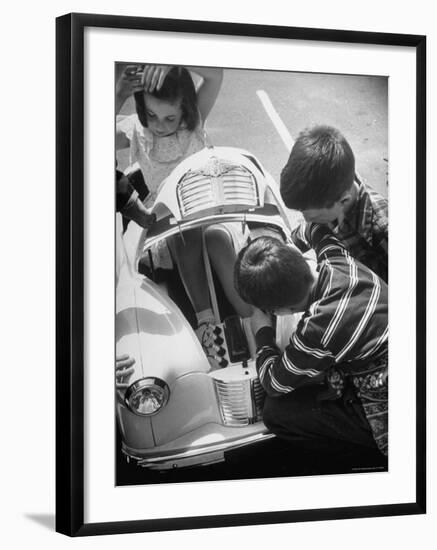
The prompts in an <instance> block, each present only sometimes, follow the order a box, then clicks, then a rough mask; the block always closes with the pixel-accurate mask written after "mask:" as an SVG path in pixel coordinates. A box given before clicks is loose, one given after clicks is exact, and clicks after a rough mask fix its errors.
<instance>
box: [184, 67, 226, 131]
mask: <svg viewBox="0 0 437 550" xmlns="http://www.w3.org/2000/svg"><path fill="white" fill-rule="evenodd" d="M187 69H188V70H189V71H191V72H193V73H195V74H197V75H199V76H201V77H202V79H203V82H202V84H201V85H200V88H199V89H198V90H197V104H198V107H199V112H200V116H201V117H202V122H203V123H205V120H206V118H207V116H208V115H209V113H210V111H211V109H212V108H213V105H214V103H215V100H216V99H217V95H218V93H219V91H220V87H221V85H222V81H223V69H220V68H216V67H187Z"/></svg>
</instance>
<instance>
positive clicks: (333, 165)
mask: <svg viewBox="0 0 437 550" xmlns="http://www.w3.org/2000/svg"><path fill="white" fill-rule="evenodd" d="M354 176H355V157H354V154H353V152H352V149H351V147H350V145H349V143H348V142H347V141H346V139H345V137H344V136H343V135H342V134H341V133H340V132H339V131H338V130H336V129H335V128H332V127H331V126H315V127H313V128H310V129H306V130H304V131H303V132H301V133H300V134H299V136H298V138H297V140H296V142H295V144H294V146H293V149H292V150H291V153H290V157H289V159H288V162H287V164H286V165H285V166H284V168H283V170H282V173H281V196H282V200H283V201H284V203H285V205H286V206H287V207H288V208H294V209H295V210H310V209H313V208H329V207H331V206H332V205H333V204H334V203H335V202H336V201H338V200H339V199H340V197H341V196H342V194H343V193H344V192H345V191H347V190H348V189H350V187H351V185H352V183H353V181H354Z"/></svg>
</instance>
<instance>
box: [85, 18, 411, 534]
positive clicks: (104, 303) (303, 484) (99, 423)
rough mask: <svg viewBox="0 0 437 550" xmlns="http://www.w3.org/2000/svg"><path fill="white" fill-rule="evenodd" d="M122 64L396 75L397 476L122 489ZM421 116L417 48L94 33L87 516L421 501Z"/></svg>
mask: <svg viewBox="0 0 437 550" xmlns="http://www.w3.org/2000/svg"><path fill="white" fill-rule="evenodd" d="M116 60H130V61H134V60H137V61H145V60H151V61H155V62H162V63H171V64H189V65H216V66H225V67H245V68H258V69H261V68H266V69H278V70H294V71H311V72H331V73H353V74H381V75H388V76H389V107H390V109H389V137H390V182H391V188H390V277H391V278H390V341H391V345H390V365H391V368H390V422H391V424H390V472H389V473H383V474H381V473H379V474H371V473H368V474H360V475H347V476H346V475H345V476H320V477H312V478H279V479H266V480H241V481H220V482H202V483H189V484H188V485H189V486H188V487H187V484H185V483H184V484H174V485H171V484H163V485H147V486H142V487H124V488H116V487H114V470H115V464H114V452H113V449H114V429H113V428H114V424H113V415H114V411H113V342H114V334H113V326H114V317H113V311H114V307H113V306H114V303H113V288H114V280H113V265H114V241H113V234H114V231H113V223H114V217H113V211H114V210H113V209H114V204H113V193H112V182H113V178H114V174H113V166H114V140H113V107H114V103H113V102H114V97H113V62H114V61H116ZM415 122H416V121H415V52H414V50H413V49H412V48H411V49H410V48H398V47H396V48H393V47H381V46H363V45H349V44H346V45H342V44H327V43H311V42H306V41H305V42H302V41H291V40H271V39H254V38H245V37H243V38H239V37H220V36H204V35H190V34H180V35H179V34H177V33H160V32H144V31H124V30H114V29H110V30H109V29H94V28H92V29H86V31H85V123H86V126H85V188H86V197H85V198H86V200H85V202H86V235H87V237H86V239H85V243H86V246H87V248H86V262H85V265H86V269H85V288H86V291H87V293H86V301H85V311H86V312H87V316H86V319H85V321H86V330H85V340H86V347H85V357H86V363H85V415H86V416H85V472H86V475H85V483H86V498H85V522H87V523H88V522H104V521H125V520H136V519H150V518H160V517H177V516H179V517H180V516H195V515H216V514H233V513H248V512H262V511H275V510H293V509H297V510H298V509H305V508H308V509H310V508H324V507H337V506H361V505H366V504H368V505H373V504H389V503H399V502H412V501H414V500H415V375H414V366H415V333H416V329H415V262H414V258H415V233H414V229H413V228H414V227H415V184H414V182H415ZM400 343H402V346H401V345H400ZM188 495H189V496H188Z"/></svg>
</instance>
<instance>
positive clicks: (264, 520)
mask: <svg viewBox="0 0 437 550" xmlns="http://www.w3.org/2000/svg"><path fill="white" fill-rule="evenodd" d="M86 27H105V28H108V29H111V28H117V29H137V30H141V29H144V30H155V31H173V32H181V33H201V34H213V35H217V34H220V35H227V36H243V37H263V38H281V39H294V40H312V41H326V42H331V41H332V42H341V43H347V44H355V43H361V44H376V45H389V46H403V47H408V48H414V49H415V52H416V67H417V72H416V121H417V131H416V155H417V157H416V159H417V162H416V166H417V168H416V196H417V207H416V208H417V211H416V214H417V216H416V220H417V222H416V250H417V264H416V277H417V279H416V280H417V288H416V304H417V305H416V308H417V309H416V324H417V335H416V338H417V348H416V380H417V390H416V434H417V442H416V443H417V446H416V452H417V456H416V499H415V501H414V502H405V503H397V504H387V505H371V506H358V507H343V508H328V509H312V510H294V511H272V512H262V513H243V514H229V515H218V516H196V517H174V518H163V519H146V520H141V521H120V522H118V521H117V522H108V523H84V459H83V456H84V428H83V422H84V315H85V314H86V312H85V311H84V305H83V304H84V290H85V289H84V238H85V235H84V179H83V173H84V72H83V67H84V29H85V28H86ZM56 71H57V77H56V133H57V140H56V158H57V165H56V180H57V187H56V193H57V197H56V208H57V214H56V231H57V235H56V277H57V287H56V341H57V351H56V365H57V366H56V463H57V469H56V530H57V531H58V532H61V533H64V534H66V535H69V536H86V535H98V534H115V533H132V532H145V531H162V530H177V529H198V528H210V527H226V526H240V525H241V526H242V525H258V524H274V523H286V522H297V521H320V520H331V519H346V518H364V517H381V516H391V515H407V514H423V513H425V511H426V441H425V433H426V418H425V415H426V403H425V383H426V381H425V361H426V351H425V350H426V347H425V343H426V342H425V338H426V336H425V334H426V310H425V300H426V291H425V288H426V257H425V250H426V235H425V228H426V209H425V177H426V170H425V162H426V157H425V151H426V118H425V117H426V37H425V36H417V35H401V34H386V33H371V32H356V31H346V30H324V29H311V28H295V27H285V26H264V25H251V24H235V23H222V22H220V23H218V22H206V21H188V20H186V21H185V20H173V19H153V18H142V17H121V16H113V15H96V14H68V15H64V16H62V17H59V18H57V20H56ZM73 190H74V192H73Z"/></svg>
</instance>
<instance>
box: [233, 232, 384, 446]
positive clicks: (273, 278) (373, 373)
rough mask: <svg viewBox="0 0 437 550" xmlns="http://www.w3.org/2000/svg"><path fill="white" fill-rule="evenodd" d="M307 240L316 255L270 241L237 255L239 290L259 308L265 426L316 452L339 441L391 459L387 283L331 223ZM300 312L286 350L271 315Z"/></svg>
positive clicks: (258, 242) (305, 236) (306, 235)
mask: <svg viewBox="0 0 437 550" xmlns="http://www.w3.org/2000/svg"><path fill="white" fill-rule="evenodd" d="M301 237H302V238H303V239H304V240H305V243H306V244H307V246H308V247H312V248H313V249H314V250H315V252H316V254H317V267H318V269H317V273H316V274H313V273H312V272H311V271H310V269H309V267H308V264H307V263H306V261H305V259H304V258H303V256H302V253H301V252H300V251H299V250H298V249H296V248H295V247H294V246H290V245H288V244H286V243H284V242H283V241H281V240H279V239H275V238H271V237H260V238H258V239H255V240H254V241H252V242H251V243H250V244H249V245H248V246H247V247H245V248H244V249H243V250H241V252H240V254H239V256H238V260H237V263H236V266H235V285H236V288H237V290H238V292H239V294H240V295H241V297H242V298H243V300H245V301H246V302H248V303H249V304H252V305H253V306H255V308H256V309H255V311H254V314H253V316H252V329H253V332H254V334H255V339H256V344H257V356H256V366H257V371H258V376H259V379H260V382H261V384H262V386H263V387H264V389H265V391H266V393H267V397H266V400H265V405H264V411H263V420H264V423H265V424H266V426H267V427H268V428H269V429H270V430H271V431H272V432H273V433H275V434H276V435H277V436H278V437H281V438H284V439H286V440H289V441H292V442H295V443H298V444H299V445H301V446H305V447H306V448H310V449H315V450H323V449H326V450H332V449H333V448H334V447H335V444H336V443H337V444H338V445H339V446H341V445H342V444H344V443H346V444H348V443H351V444H353V445H359V446H362V447H370V448H375V449H376V446H377V448H379V450H380V451H381V452H382V453H383V454H385V455H386V454H387V443H388V441H387V438H388V436H387V393H388V392H387V355H388V349H387V347H388V327H387V322H388V317H387V301H388V296H387V294H388V293H387V285H386V283H385V282H384V281H383V280H382V279H380V278H379V277H378V276H377V275H376V274H375V273H373V272H372V271H371V270H370V269H369V268H367V267H366V266H365V265H364V264H362V263H361V262H360V261H358V260H355V259H354V258H353V257H352V256H351V255H350V254H349V252H348V250H347V249H346V247H345V245H344V244H342V243H341V242H340V241H339V240H338V239H337V238H336V237H335V236H334V235H333V233H332V232H331V230H330V229H329V227H328V226H327V225H319V224H314V223H310V224H306V226H305V231H304V233H302V234H301ZM296 312H303V315H302V317H301V319H300V321H299V324H298V326H297V329H296V331H295V332H294V333H293V334H291V335H290V340H289V344H288V345H287V346H286V348H285V351H284V352H283V353H281V352H280V350H279V349H278V347H277V346H276V345H275V336H274V330H273V326H272V317H271V315H272V314H273V315H282V314H290V313H296Z"/></svg>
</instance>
